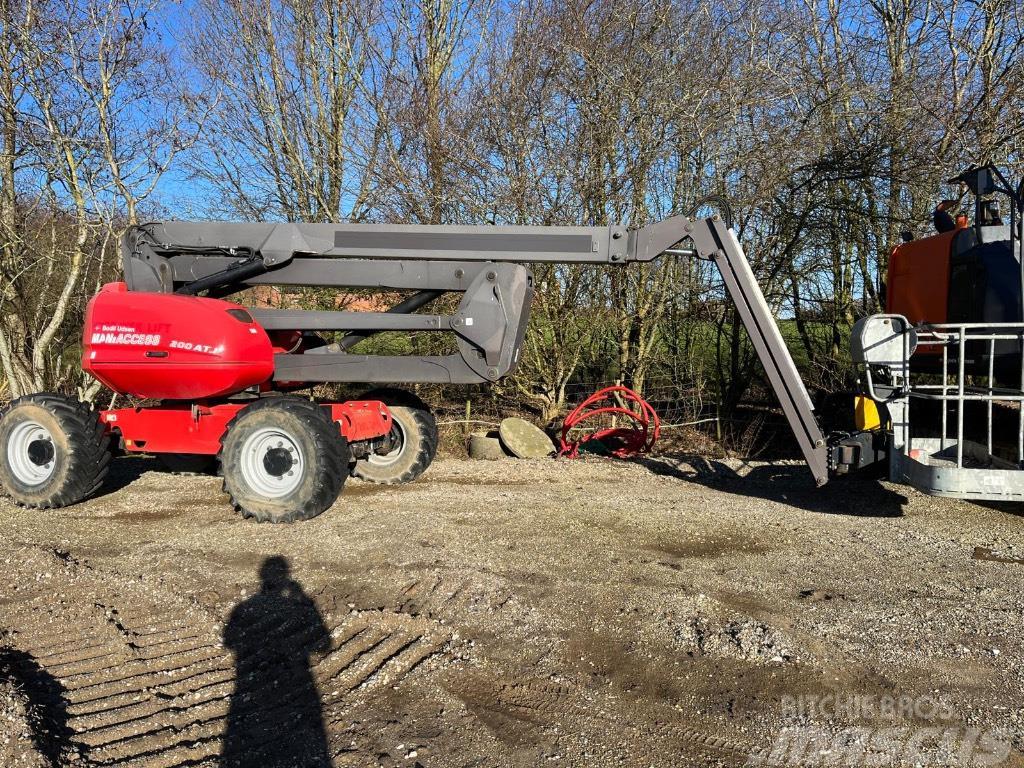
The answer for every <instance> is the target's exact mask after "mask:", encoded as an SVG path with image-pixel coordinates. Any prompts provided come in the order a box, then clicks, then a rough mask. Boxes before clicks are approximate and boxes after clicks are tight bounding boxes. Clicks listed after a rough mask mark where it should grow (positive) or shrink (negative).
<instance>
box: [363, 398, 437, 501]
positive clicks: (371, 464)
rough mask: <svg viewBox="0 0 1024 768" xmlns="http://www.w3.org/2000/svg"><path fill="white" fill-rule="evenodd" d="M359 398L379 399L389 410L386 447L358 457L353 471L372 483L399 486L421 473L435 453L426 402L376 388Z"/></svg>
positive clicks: (433, 427)
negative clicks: (389, 425) (389, 428)
mask: <svg viewBox="0 0 1024 768" xmlns="http://www.w3.org/2000/svg"><path fill="white" fill-rule="evenodd" d="M359 399H360V400H380V401H381V402H382V403H384V404H385V405H386V406H387V407H388V410H389V411H391V422H392V425H391V434H390V435H388V438H389V439H388V440H387V448H386V450H383V451H382V452H380V453H371V454H370V455H369V456H367V457H366V458H365V459H360V460H359V461H357V462H356V463H355V466H354V467H353V468H352V474H353V475H355V476H356V477H358V478H360V479H362V480H366V481H368V482H371V483H381V484H383V485H400V484H403V483H411V482H412V481H413V480H415V479H416V478H417V477H419V476H420V475H422V474H423V473H424V472H425V471H426V470H427V467H429V466H430V463H431V462H432V461H433V460H434V456H435V455H436V454H437V422H436V421H434V415H433V414H432V413H431V412H430V408H429V407H427V405H426V403H424V402H423V401H422V400H420V399H419V398H418V397H416V395H414V394H412V393H411V392H406V391H404V390H401V389H376V390H373V391H372V392H367V393H366V394H365V395H363V396H361V397H360V398H359Z"/></svg>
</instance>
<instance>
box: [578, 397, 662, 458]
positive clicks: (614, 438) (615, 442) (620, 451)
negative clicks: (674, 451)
mask: <svg viewBox="0 0 1024 768" xmlns="http://www.w3.org/2000/svg"><path fill="white" fill-rule="evenodd" d="M613 395H619V398H620V400H619V401H620V402H622V403H623V405H617V404H615V403H616V401H615V400H614V399H613ZM602 403H607V404H604V405H602ZM630 405H631V406H632V407H624V406H630ZM609 413H610V414H617V415H621V416H623V417H625V418H627V419H631V420H632V421H633V424H632V425H630V426H625V427H605V428H603V429H596V430H594V431H593V432H588V433H586V434H584V435H582V436H581V437H579V438H577V439H575V440H570V439H569V431H570V430H572V429H573V428H574V427H576V426H579V424H581V423H582V422H584V421H586V420H587V419H593V418H595V417H597V416H602V415H604V414H609ZM660 431H661V420H660V419H659V418H658V414H657V413H655V412H654V409H653V408H652V407H651V405H650V403H648V402H647V401H646V400H644V399H643V398H642V397H640V395H638V394H637V393H636V392H634V391H633V390H631V389H629V388H628V387H623V386H614V387H605V388H604V389H602V390H600V391H598V392H595V393H594V394H592V395H591V396H590V397H588V398H587V399H586V400H584V401H583V402H582V403H580V404H579V406H577V407H576V408H575V409H573V411H572V413H570V414H569V415H568V416H566V417H565V421H564V422H563V424H562V437H561V440H560V442H561V447H560V448H559V452H558V455H559V456H566V457H568V458H570V459H575V458H577V457H578V456H579V452H580V446H581V445H583V444H584V443H586V442H588V441H590V440H600V441H601V442H602V443H604V444H605V446H606V447H607V448H608V449H609V452H610V453H611V454H612V455H613V456H618V457H619V458H620V459H625V458H629V457H630V456H635V455H636V454H638V453H647V452H648V451H650V450H651V448H652V447H653V446H654V442H655V440H657V439H658V435H659V433H660Z"/></svg>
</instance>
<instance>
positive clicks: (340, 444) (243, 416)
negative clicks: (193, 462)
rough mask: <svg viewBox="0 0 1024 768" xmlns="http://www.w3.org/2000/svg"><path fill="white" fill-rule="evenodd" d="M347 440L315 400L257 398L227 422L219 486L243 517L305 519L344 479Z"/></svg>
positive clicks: (335, 495) (324, 506) (328, 503)
mask: <svg viewBox="0 0 1024 768" xmlns="http://www.w3.org/2000/svg"><path fill="white" fill-rule="evenodd" d="M348 458H349V454H348V443H347V442H346V441H345V438H344V436H342V434H341V431H340V429H339V428H338V425H337V424H336V423H334V422H333V421H331V419H330V416H329V415H328V414H327V412H326V411H325V410H324V409H323V408H321V407H320V406H319V405H317V404H316V403H313V402H310V401H309V400H301V399H299V398H296V397H273V398H267V399H265V400H258V401H257V402H255V403H253V404H252V405H248V406H246V407H245V408H243V409H242V410H241V411H239V412H238V414H237V415H236V416H235V417H234V418H233V419H232V420H231V421H230V422H229V423H228V426H227V430H226V432H225V436H224V439H223V441H222V442H221V451H220V471H221V475H222V476H223V478H224V490H225V491H227V493H228V495H229V496H230V497H231V502H232V504H234V506H235V508H236V509H238V510H239V511H240V512H241V513H242V514H243V515H244V516H245V517H251V518H253V519H255V520H259V521H261V522H271V523H291V522H294V521H296V520H309V519H310V518H313V517H316V516H317V515H319V514H320V513H321V512H323V511H324V510H325V509H327V508H328V507H330V506H331V505H332V504H333V503H334V501H335V499H337V498H338V494H339V493H340V492H341V486H342V485H343V484H344V482H345V476H346V475H347V472H346V470H347V468H348Z"/></svg>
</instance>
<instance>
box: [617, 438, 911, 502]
mask: <svg viewBox="0 0 1024 768" xmlns="http://www.w3.org/2000/svg"><path fill="white" fill-rule="evenodd" d="M633 461H634V462H636V463H637V464H640V465H642V466H644V467H647V469H649V470H650V471H651V472H653V473H655V474H657V475H665V476H667V477H676V478H679V479H681V480H687V481H690V482H694V483H699V484H701V485H704V486H706V487H708V488H714V489H715V490H718V491H722V492H724V493H731V494H735V495H737V496H746V497H748V498H758V499H766V500H768V501H774V502H778V503H780V504H787V505H789V506H794V507H799V508H800V509H805V510H808V511H810V512H822V513H825V514H833V515H852V516H855V517H901V516H902V515H903V505H904V504H906V502H907V497H906V496H904V495H903V494H901V493H897V492H896V491H893V490H891V489H889V488H886V487H885V486H884V485H882V484H881V483H880V482H879V481H878V475H877V473H872V474H870V475H868V474H862V475H860V476H850V477H839V478H835V479H833V480H831V481H829V483H828V484H827V485H825V486H823V487H821V488H818V487H816V486H815V484H814V480H813V478H812V477H811V473H810V471H808V469H807V467H805V466H804V465H803V464H764V465H759V466H756V467H752V468H751V469H750V470H749V471H747V472H740V471H737V470H736V469H734V468H733V467H730V466H729V465H728V464H726V463H725V462H723V461H718V460H716V459H709V458H707V457H706V456H697V455H693V454H669V455H666V456H639V457H637V458H635V459H633ZM862 472H870V470H862Z"/></svg>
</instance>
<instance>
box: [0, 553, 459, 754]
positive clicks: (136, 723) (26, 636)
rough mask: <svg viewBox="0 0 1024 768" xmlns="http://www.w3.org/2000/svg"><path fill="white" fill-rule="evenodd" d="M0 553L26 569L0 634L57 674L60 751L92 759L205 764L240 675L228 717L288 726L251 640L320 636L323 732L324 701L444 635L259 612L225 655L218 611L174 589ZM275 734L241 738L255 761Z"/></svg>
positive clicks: (45, 558)
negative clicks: (63, 732) (63, 737)
mask: <svg viewBox="0 0 1024 768" xmlns="http://www.w3.org/2000/svg"><path fill="white" fill-rule="evenodd" d="M7 560H8V566H9V570H10V572H11V573H19V574H26V573H35V574H36V575H37V578H36V581H35V582H29V583H27V584H24V585H23V586H19V587H18V588H16V589H15V590H14V591H13V592H12V594H11V595H10V596H9V597H8V596H6V595H5V596H4V597H5V599H4V603H5V605H4V614H3V626H2V628H0V629H2V630H3V635H2V636H0V641H3V643H4V644H6V645H10V646H12V647H14V648H17V649H18V650H21V651H24V652H26V653H28V654H30V655H31V656H32V657H33V658H34V659H35V661H36V663H37V664H38V665H39V666H40V667H41V668H42V670H43V671H44V672H45V673H47V674H49V675H50V676H52V677H53V679H54V680H55V681H56V682H57V683H58V684H59V689H58V690H60V691H62V694H61V698H62V699H63V702H58V704H60V705H61V706H62V708H63V711H64V712H65V713H66V717H67V727H68V729H69V732H70V733H71V734H72V735H71V742H72V743H71V745H70V747H71V748H72V749H73V750H76V751H77V752H78V753H79V754H80V755H81V756H83V759H84V760H85V762H86V763H87V764H91V765H145V766H147V768H176V767H177V766H188V765H206V764H211V763H212V762H214V759H215V758H216V756H217V755H218V754H219V753H220V751H221V744H222V737H223V735H224V730H225V726H226V722H227V720H226V718H227V715H228V710H229V707H230V706H231V705H232V704H231V697H232V694H233V692H234V691H235V687H236V683H237V682H239V681H240V680H241V679H245V680H246V681H247V682H246V696H247V698H246V699H245V700H243V701H241V702H240V703H239V702H236V703H235V704H234V706H235V708H236V709H235V714H236V715H238V716H240V717H243V718H244V717H247V716H249V715H250V714H254V715H256V714H258V715H259V717H260V718H262V719H263V720H269V721H274V720H275V717H277V719H278V721H279V722H282V723H283V722H287V720H288V716H289V715H290V714H293V713H292V711H291V709H290V707H291V706H292V705H296V698H297V696H299V693H297V692H295V691H294V690H289V680H288V679H287V678H286V677H284V678H282V677H281V676H280V675H279V673H278V672H277V671H276V670H277V668H278V659H276V658H275V659H271V658H268V657H267V653H268V652H267V651H265V650H263V649H261V648H260V646H259V642H260V638H263V637H268V636H273V637H276V638H284V639H285V641H286V642H287V643H290V644H294V646H295V647H303V646H304V644H308V642H309V641H310V639H311V638H312V637H313V635H315V634H316V633H317V632H318V631H319V632H321V633H323V632H326V637H325V638H322V640H323V641H324V642H323V646H324V648H323V649H322V650H321V652H319V653H317V654H315V655H314V656H312V657H311V658H310V663H309V673H310V675H311V677H312V680H313V681H314V683H315V688H316V691H318V692H319V698H320V709H321V712H322V717H323V722H324V723H326V724H327V726H326V727H327V730H328V738H329V739H330V738H331V728H330V723H332V721H334V720H335V719H336V718H334V717H332V715H331V708H332V707H337V706H341V705H342V704H343V703H344V702H345V701H346V697H348V696H350V695H351V694H353V693H355V692H357V691H363V690H373V689H375V688H378V687H383V686H386V685H394V684H395V683H396V682H397V681H398V680H400V679H401V678H402V677H404V676H405V675H407V674H409V673H410V672H411V671H412V670H413V669H415V668H416V667H417V666H418V665H419V664H421V663H422V662H423V661H425V660H426V659H428V658H430V657H432V656H434V655H436V654H440V653H443V652H444V650H445V648H446V646H447V645H448V643H449V640H450V633H449V632H448V630H446V629H445V628H444V627H442V626H441V625H440V624H439V623H438V622H436V621H432V620H430V619H426V618H421V617H416V616H410V615H405V614H399V613H393V612H387V611H380V610H370V611H352V612H351V613H349V614H347V615H344V616H341V617H333V616H327V617H325V618H324V620H323V625H322V626H320V627H319V628H318V627H311V626H310V625H309V623H308V622H306V623H303V621H302V620H301V617H299V616H295V615H284V616H281V615H271V616H260V615H258V612H257V614H256V615H253V616H249V617H247V619H248V620H247V621H246V622H244V623H243V626H240V627H237V628H236V631H237V632H238V633H240V635H241V636H243V637H248V638H251V639H250V640H249V641H248V642H249V646H251V648H253V649H254V650H252V652H250V653H247V654H246V655H245V657H244V659H243V658H242V657H241V656H239V657H237V659H236V656H235V654H234V653H233V652H232V650H231V649H230V648H228V647H225V642H224V641H223V639H222V638H223V628H222V625H221V623H220V622H219V621H218V620H217V618H216V617H215V616H213V615H212V614H211V613H210V612H209V611H207V610H206V609H204V608H201V607H199V606H198V605H196V604H195V603H193V602H191V601H189V600H187V599H185V598H182V597H181V596H179V595H176V594H174V593H170V592H168V591H166V590H163V589H153V588H151V587H147V586H146V585H144V584H142V583H140V582H137V581H134V580H132V579H127V578H125V577H122V576H118V575H116V574H112V573H106V572H103V571H100V570H96V569H94V568H92V567H90V566H88V565H84V564H81V563H79V562H77V561H75V560H74V558H71V557H70V556H67V555H66V554H65V555H57V554H55V553H54V552H53V551H50V550H43V549H36V548H24V549H22V550H18V551H15V552H11V553H9V554H8V558H7ZM314 695H316V693H314ZM267 701H272V702H273V705H272V707H271V708H270V710H269V711H268V709H267V708H266V706H265V704H266V702H267ZM257 707H260V711H259V712H258V713H257V712H256V711H255V710H256V708H257ZM250 710H251V712H250ZM275 713H280V714H279V715H275ZM274 739H275V734H274V733H273V732H272V731H270V732H267V733H266V738H265V739H264V738H262V737H261V736H257V737H255V740H254V742H253V743H252V744H251V745H247V746H249V747H251V750H252V754H253V757H254V759H258V755H259V754H260V753H261V751H262V750H271V751H272V749H273V746H274Z"/></svg>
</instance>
